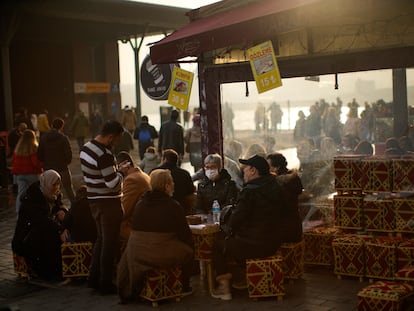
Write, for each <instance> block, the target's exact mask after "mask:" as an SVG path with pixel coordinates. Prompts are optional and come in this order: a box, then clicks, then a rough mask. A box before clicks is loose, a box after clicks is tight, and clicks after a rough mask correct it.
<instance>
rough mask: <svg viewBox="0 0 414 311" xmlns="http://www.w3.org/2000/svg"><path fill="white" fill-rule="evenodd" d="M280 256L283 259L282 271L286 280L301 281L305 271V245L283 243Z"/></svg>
mask: <svg viewBox="0 0 414 311" xmlns="http://www.w3.org/2000/svg"><path fill="white" fill-rule="evenodd" d="M278 254H280V255H281V256H282V258H283V261H282V270H283V277H284V278H285V279H299V278H300V277H302V275H303V272H304V270H305V264H304V254H305V243H304V242H303V241H300V242H297V243H283V244H282V246H281V247H280V249H279V251H278Z"/></svg>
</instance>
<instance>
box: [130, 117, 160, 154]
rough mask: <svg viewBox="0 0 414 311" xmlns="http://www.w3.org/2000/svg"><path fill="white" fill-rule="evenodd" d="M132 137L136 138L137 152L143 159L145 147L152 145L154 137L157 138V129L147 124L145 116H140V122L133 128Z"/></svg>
mask: <svg viewBox="0 0 414 311" xmlns="http://www.w3.org/2000/svg"><path fill="white" fill-rule="evenodd" d="M134 138H135V139H137V140H138V153H139V157H140V158H141V160H143V159H144V153H145V151H146V150H147V148H148V147H150V146H152V147H153V146H154V139H155V138H158V133H157V130H156V129H155V127H153V126H152V125H151V124H149V122H148V117H147V116H142V117H141V123H140V124H139V125H138V126H137V128H136V129H135V132H134Z"/></svg>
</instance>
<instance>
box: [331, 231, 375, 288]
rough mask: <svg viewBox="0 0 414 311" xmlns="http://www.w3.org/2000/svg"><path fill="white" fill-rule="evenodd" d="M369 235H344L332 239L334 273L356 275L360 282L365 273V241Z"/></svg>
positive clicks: (339, 276)
mask: <svg viewBox="0 0 414 311" xmlns="http://www.w3.org/2000/svg"><path fill="white" fill-rule="evenodd" d="M370 239H371V237H369V236H357V235H346V236H342V237H338V238H335V239H334V240H333V241H332V248H333V252H334V258H335V265H334V273H335V274H336V275H337V276H338V279H340V278H341V275H349V276H357V277H359V280H360V281H361V282H362V280H363V277H364V275H365V247H364V246H365V241H366V240H370Z"/></svg>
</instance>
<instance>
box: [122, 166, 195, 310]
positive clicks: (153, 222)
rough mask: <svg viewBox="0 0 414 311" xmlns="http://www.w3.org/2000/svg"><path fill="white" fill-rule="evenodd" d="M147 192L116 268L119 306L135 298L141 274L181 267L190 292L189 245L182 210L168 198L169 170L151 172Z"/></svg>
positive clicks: (191, 247)
mask: <svg viewBox="0 0 414 311" xmlns="http://www.w3.org/2000/svg"><path fill="white" fill-rule="evenodd" d="M150 177H151V189H152V190H151V191H148V192H146V193H145V194H144V195H143V197H142V198H141V200H140V201H139V202H138V203H137V205H136V206H135V209H134V212H133V216H132V231H131V235H130V237H129V240H128V243H127V246H126V249H125V251H124V253H123V254H122V257H121V261H120V262H119V265H118V273H117V285H118V294H119V297H120V298H121V302H122V303H126V302H128V301H129V300H131V299H133V298H135V295H137V294H139V292H140V289H141V288H142V285H143V281H144V276H145V272H147V271H148V270H151V269H152V268H164V269H166V268H170V267H175V266H182V270H183V291H184V292H185V293H191V288H190V286H189V285H190V284H189V283H190V271H189V269H188V268H189V263H191V262H192V261H193V258H194V253H193V244H192V243H193V242H192V235H191V231H190V228H189V226H188V224H187V221H186V218H185V214H184V209H183V208H182V206H181V205H180V204H179V203H178V202H177V201H175V200H174V199H173V198H171V196H172V193H173V192H174V182H173V178H172V176H171V173H170V171H169V170H163V169H156V170H154V171H152V172H151V174H150Z"/></svg>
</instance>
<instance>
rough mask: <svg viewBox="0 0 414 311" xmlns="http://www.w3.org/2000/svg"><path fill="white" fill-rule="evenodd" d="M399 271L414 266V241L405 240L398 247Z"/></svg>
mask: <svg viewBox="0 0 414 311" xmlns="http://www.w3.org/2000/svg"><path fill="white" fill-rule="evenodd" d="M397 260H398V269H402V268H404V267H405V266H412V265H414V239H410V240H405V241H403V242H401V243H400V244H399V245H398V247H397Z"/></svg>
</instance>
